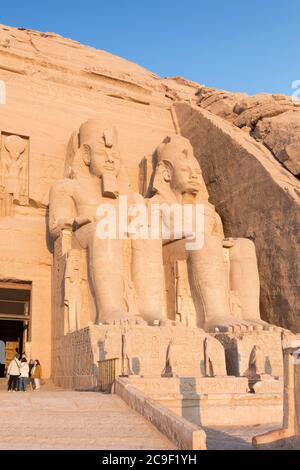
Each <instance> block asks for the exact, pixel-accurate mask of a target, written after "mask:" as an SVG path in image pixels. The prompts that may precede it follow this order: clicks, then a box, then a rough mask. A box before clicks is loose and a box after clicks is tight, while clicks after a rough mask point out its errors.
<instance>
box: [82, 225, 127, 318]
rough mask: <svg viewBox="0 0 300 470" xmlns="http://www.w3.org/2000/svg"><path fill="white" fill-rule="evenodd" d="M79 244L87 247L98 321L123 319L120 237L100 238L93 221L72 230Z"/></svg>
mask: <svg viewBox="0 0 300 470" xmlns="http://www.w3.org/2000/svg"><path fill="white" fill-rule="evenodd" d="M75 238H76V240H77V242H78V243H79V245H80V246H81V247H82V248H88V266H89V275H90V278H91V281H92V286H91V287H92V291H93V294H94V296H95V300H96V306H97V313H98V314H97V319H96V321H98V322H99V321H100V322H101V323H114V322H116V321H120V320H127V319H128V314H127V311H126V308H125V302H124V271H123V269H124V268H123V241H122V240H111V239H108V238H107V239H105V240H101V239H99V238H98V237H97V235H96V224H87V225H85V226H83V227H81V228H80V229H78V230H77V231H76V232H75Z"/></svg>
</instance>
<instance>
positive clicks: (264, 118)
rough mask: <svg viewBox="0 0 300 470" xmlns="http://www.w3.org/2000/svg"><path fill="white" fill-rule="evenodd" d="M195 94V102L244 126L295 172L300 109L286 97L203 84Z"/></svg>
mask: <svg viewBox="0 0 300 470" xmlns="http://www.w3.org/2000/svg"><path fill="white" fill-rule="evenodd" d="M197 96H198V104H199V106H201V107H202V108H204V109H207V110H208V111H210V112H211V113H213V114H216V115H218V116H220V117H222V118H224V119H226V120H227V121H230V122H232V123H233V124H235V125H236V126H237V127H240V128H241V129H245V130H247V132H248V133H251V135H252V137H254V138H255V139H257V140H259V141H261V142H263V144H265V145H266V147H268V148H269V149H270V150H271V152H272V153H273V154H274V156H275V157H276V158H277V159H278V160H279V161H280V162H281V163H282V164H283V165H284V166H285V167H286V168H287V169H288V170H289V171H290V172H291V173H293V174H294V175H296V176H298V175H299V172H300V170H299V168H300V167H299V165H300V152H299V140H300V132H299V122H300V113H299V112H297V111H298V107H297V106H296V104H295V103H293V101H292V99H291V98H290V97H288V96H285V95H281V94H274V95H271V94H268V93H261V94H258V95H254V96H247V95H246V94H243V93H229V92H226V91H221V90H216V89H214V88H206V87H202V88H200V89H199V90H198V92H197Z"/></svg>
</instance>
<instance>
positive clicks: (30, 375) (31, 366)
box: [29, 359, 35, 390]
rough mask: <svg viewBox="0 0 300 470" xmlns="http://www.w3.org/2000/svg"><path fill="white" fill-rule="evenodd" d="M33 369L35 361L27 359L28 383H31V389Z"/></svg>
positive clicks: (32, 386)
mask: <svg viewBox="0 0 300 470" xmlns="http://www.w3.org/2000/svg"><path fill="white" fill-rule="evenodd" d="M34 369H35V361H34V360H33V359H30V361H29V383H30V385H31V389H32V390H34V378H33V373H34Z"/></svg>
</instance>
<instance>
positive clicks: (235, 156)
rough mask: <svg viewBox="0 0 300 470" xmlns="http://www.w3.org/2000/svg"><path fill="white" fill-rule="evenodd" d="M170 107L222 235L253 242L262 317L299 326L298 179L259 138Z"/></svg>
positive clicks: (183, 107)
mask: <svg viewBox="0 0 300 470" xmlns="http://www.w3.org/2000/svg"><path fill="white" fill-rule="evenodd" d="M175 109H176V114H177V119H178V123H179V126H180V130H181V133H182V134H183V135H184V136H185V137H187V138H188V139H189V140H190V142H191V144H192V146H193V148H194V152H195V156H196V158H197V159H198V160H199V163H200V165H201V168H202V171H203V177H204V180H205V183H206V186H207V189H208V192H209V195H210V201H211V202H212V204H214V205H215V207H216V210H217V211H218V213H219V214H220V216H221V218H222V221H223V224H224V231H225V236H233V237H236V236H237V237H248V238H251V239H253V240H254V242H255V246H256V251H257V258H258V266H259V274H260V281H261V313H262V317H263V318H264V319H265V320H268V321H269V322H271V323H275V324H277V325H281V326H284V327H288V328H292V329H293V330H294V331H297V330H299V328H300V310H299V305H300V289H299V263H300V249H299V247H300V243H299V241H300V240H299V233H300V232H299V227H300V211H299V208H300V183H299V182H298V180H297V179H296V178H294V177H293V176H292V175H291V174H290V173H289V172H288V171H286V170H284V169H283V168H282V167H281V165H280V163H279V162H277V161H276V160H275V159H274V157H273V156H272V154H271V153H270V152H269V151H268V150H267V149H266V148H265V147H264V146H263V145H262V144H259V143H257V142H256V141H255V140H254V139H253V138H251V137H249V136H247V135H246V134H245V133H244V132H242V131H241V130H240V129H237V128H234V127H233V126H232V125H230V124H229V123H227V122H226V121H224V120H223V119H221V118H220V117H218V116H214V115H213V114H212V113H209V112H208V111H206V110H204V109H201V108H199V107H195V106H191V105H188V104H185V103H178V104H176V105H175Z"/></svg>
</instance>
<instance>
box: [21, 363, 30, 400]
mask: <svg viewBox="0 0 300 470" xmlns="http://www.w3.org/2000/svg"><path fill="white" fill-rule="evenodd" d="M28 378H29V364H28V362H27V359H26V358H25V357H24V356H23V357H22V359H21V364H20V377H19V390H20V391H22V392H26V389H27V385H28Z"/></svg>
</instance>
